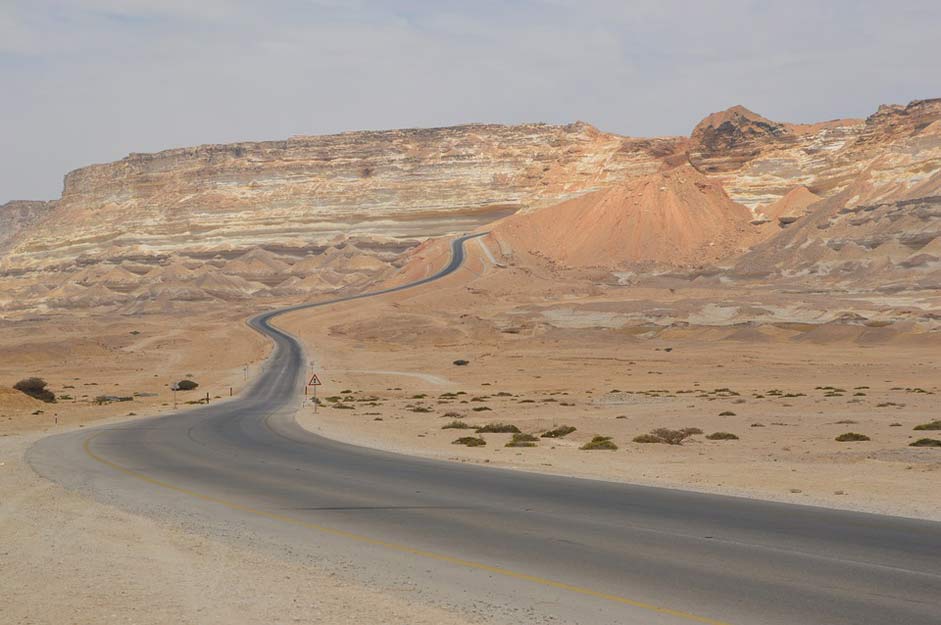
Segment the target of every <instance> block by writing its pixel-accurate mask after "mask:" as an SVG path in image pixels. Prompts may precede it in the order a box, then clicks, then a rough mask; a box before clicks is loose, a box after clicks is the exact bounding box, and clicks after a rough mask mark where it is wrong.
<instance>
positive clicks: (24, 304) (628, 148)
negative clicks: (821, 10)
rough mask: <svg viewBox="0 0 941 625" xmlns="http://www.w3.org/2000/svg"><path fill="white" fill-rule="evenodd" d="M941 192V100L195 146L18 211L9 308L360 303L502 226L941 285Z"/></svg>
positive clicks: (697, 260)
mask: <svg viewBox="0 0 941 625" xmlns="http://www.w3.org/2000/svg"><path fill="white" fill-rule="evenodd" d="M938 197H941V100H920V101H915V102H912V103H910V104H908V105H904V106H901V105H892V106H882V107H880V108H879V110H878V111H876V113H874V114H873V115H871V116H870V117H868V118H867V119H865V120H835V121H830V122H824V123H820V124H788V123H783V122H775V121H772V120H769V119H767V118H764V117H762V116H760V115H757V114H755V113H753V112H751V111H749V110H748V109H746V108H744V107H741V106H736V107H733V108H731V109H728V110H727V111H723V112H720V113H714V114H712V115H709V116H708V117H706V118H705V119H704V120H703V121H702V122H700V123H699V124H698V125H697V126H696V127H695V129H694V130H693V132H692V134H691V136H690V137H689V138H685V137H663V138H653V139H635V138H628V137H621V136H618V135H613V134H609V133H604V132H601V131H599V130H597V129H595V128H593V127H592V126H590V125H588V124H585V123H580V122H579V123H574V124H570V125H566V126H551V125H544V124H525V125H519V126H501V125H468V126H457V127H453V128H435V129H429V130H393V131H382V132H351V133H344V134H339V135H330V136H322V137H306V136H304V137H294V138H291V139H288V140H285V141H268V142H260V143H237V144H231V145H206V146H199V147H195V148H180V149H174V150H167V151H164V152H159V153H156V154H132V155H130V156H128V157H127V158H125V159H122V160H121V161H118V162H115V163H109V164H103V165H92V166H89V167H85V168H83V169H79V170H77V171H74V172H72V173H70V174H68V175H67V176H66V178H65V186H64V190H63V194H62V197H61V198H60V199H59V200H57V201H55V202H11V203H8V204H6V205H4V206H2V207H0V286H2V288H0V311H5V312H10V311H28V310H34V309H41V310H50V309H55V308H70V307H110V308H112V309H115V310H123V311H125V312H147V311H148V310H161V311H162V310H167V309H171V308H173V307H174V306H178V305H185V304H181V303H185V302H188V301H199V302H226V301H232V300H247V299H249V298H251V299H256V298H259V297H266V296H276V297H291V298H293V299H303V298H304V297H316V296H319V295H322V294H323V293H328V292H333V291H337V290H342V289H361V288H365V287H366V286H367V285H369V284H372V283H376V282H379V281H383V280H389V279H402V277H403V276H407V275H411V274H410V273H409V272H411V271H415V269H414V268H410V267H408V266H405V264H406V263H408V262H410V259H412V258H416V257H417V256H407V255H402V252H404V251H406V250H408V249H410V248H414V247H415V246H416V245H418V244H419V243H421V242H422V241H425V240H427V239H428V238H430V237H434V236H438V235H442V234H449V233H454V232H461V231H469V230H472V229H474V228H477V227H480V226H482V225H483V224H488V223H490V222H498V223H495V224H493V225H492V226H491V228H492V229H493V230H494V236H495V237H496V238H497V240H498V242H499V244H500V247H501V250H504V251H505V250H513V249H516V250H519V251H526V252H528V253H530V254H531V255H533V257H535V258H540V259H542V260H543V261H545V260H546V259H548V260H550V261H553V262H554V263H555V264H556V265H557V266H560V267H561V266H570V267H582V268H584V267H594V268H601V269H608V270H611V269H618V268H624V267H627V266H633V268H634V269H638V268H640V270H643V268H646V269H649V270H656V269H657V268H670V267H673V268H676V267H690V266H702V265H708V264H718V265H720V266H721V268H724V269H723V270H725V271H727V272H728V273H727V274H726V278H725V279H727V280H749V279H752V278H760V279H763V280H784V281H795V280H800V281H804V282H805V283H806V282H812V283H821V282H823V283H825V284H826V285H829V286H832V285H834V284H835V285H839V286H840V287H845V288H885V289H890V290H891V289H899V288H921V289H923V288H938V285H939V284H941V275H939V264H941V250H939V246H941V238H939V235H941V217H939V210H938V206H939V203H938ZM592 271H595V269H593V270H592ZM395 276H398V277H397V278H396V277H395ZM829 286H828V288H829Z"/></svg>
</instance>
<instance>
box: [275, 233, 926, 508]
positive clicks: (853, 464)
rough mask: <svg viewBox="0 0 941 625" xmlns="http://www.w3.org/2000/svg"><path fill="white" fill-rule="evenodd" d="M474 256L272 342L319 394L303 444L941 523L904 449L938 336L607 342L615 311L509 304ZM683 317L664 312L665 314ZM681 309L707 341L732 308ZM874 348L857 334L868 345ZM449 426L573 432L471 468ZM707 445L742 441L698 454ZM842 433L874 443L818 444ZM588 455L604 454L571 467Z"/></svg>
mask: <svg viewBox="0 0 941 625" xmlns="http://www.w3.org/2000/svg"><path fill="white" fill-rule="evenodd" d="M470 251H471V254H472V258H471V260H470V262H469V266H468V268H467V269H465V270H462V272H461V273H459V274H457V275H455V276H452V277H449V278H447V279H446V282H444V283H440V284H438V285H436V286H435V287H428V288H425V289H423V290H416V291H412V292H405V293H400V294H396V295H392V296H387V297H384V298H382V299H381V300H380V299H377V300H368V301H362V302H356V303H353V304H343V305H339V306H336V307H332V308H331V309H322V310H317V311H301V312H296V313H292V314H291V315H289V316H287V317H284V318H282V320H281V321H279V322H278V323H279V324H281V325H282V326H284V327H285V328H287V329H288V330H290V331H292V332H294V333H296V334H297V335H298V336H300V337H302V338H303V340H304V341H305V343H306V344H307V345H308V346H309V351H310V355H311V357H312V359H313V360H314V361H315V363H316V364H315V366H316V369H317V370H318V372H319V373H320V377H321V378H322V379H323V380H324V386H323V387H321V388H320V389H318V393H319V397H320V399H321V400H322V401H323V407H322V408H320V409H319V410H318V411H317V412H316V413H314V410H313V405H312V404H309V405H308V406H307V408H306V410H305V412H304V414H303V415H302V417H301V421H302V424H303V425H304V426H305V427H308V428H309V429H311V430H313V431H316V432H319V433H321V434H325V435H327V436H330V437H333V438H337V439H340V440H345V441H349V442H354V443H358V444H363V445H368V446H373V447H378V448H384V449H391V450H397V451H402V452H405V453H410V454H417V455H423V456H429V457H436V458H447V459H452V460H455V461H461V462H476V463H489V464H495V465H499V466H506V467H512V468H519V469H525V470H532V471H546V472H553V473H561V474H566V475H580V476H586V477H595V478H601V479H612V480H622V481H627V482H633V483H641V484H655V485H661V486H668V487H677V488H686V489H695V490H703V491H709V492H720V493H727V494H735V495H742V496H749V497H759V498H764V499H774V500H781V501H788V502H794V503H802V504H813V505H824V506H832V507H840V508H847V509H856V510H864V511H872V512H880V513H886V514H895V515H903V516H912V517H921V518H928V519H936V520H938V519H941V498H939V497H938V496H937V494H936V493H937V489H936V488H935V485H936V483H937V479H938V476H939V474H941V450H939V449H927V448H912V447H909V446H908V445H909V443H910V442H912V441H914V440H915V439H916V438H922V437H925V436H933V437H935V438H939V437H938V436H936V435H937V434H938V433H937V432H917V431H913V429H912V428H913V427H914V426H915V425H918V424H920V423H925V422H927V421H931V420H933V419H937V418H939V417H941V413H939V412H938V406H939V403H938V395H939V394H941V386H939V383H938V379H939V378H938V370H939V365H941V350H939V349H938V344H937V340H936V339H937V338H938V337H937V335H936V333H935V334H930V335H918V334H914V335H912V334H905V333H904V332H901V333H895V334H879V335H876V339H872V340H870V341H869V342H867V340H866V338H865V337H866V335H865V334H863V335H862V336H863V338H862V339H860V333H859V328H856V327H855V326H853V327H850V326H845V327H844V326H832V327H831V326H814V325H812V324H806V325H802V326H800V328H799V329H796V330H795V329H793V327H792V326H789V325H784V324H779V325H766V326H757V327H753V326H747V327H745V328H744V329H742V328H739V327H723V326H721V325H712V326H706V325H702V326H672V327H669V328H667V329H666V330H663V329H660V330H657V331H655V332H651V331H649V327H647V326H641V327H637V326H630V325H626V326H625V325H622V324H620V323H619V322H618V319H617V318H616V317H617V314H621V313H617V314H616V315H615V319H614V321H615V323H611V320H612V316H611V313H605V311H606V310H608V311H610V310H612V309H613V310H617V309H618V302H617V300H616V298H613V297H611V296H610V295H601V296H598V295H592V294H591V293H590V292H585V291H584V289H583V290H582V292H579V288H580V287H579V286H578V285H575V286H571V288H570V289H569V287H567V286H566V285H565V284H564V283H561V284H560V283H554V284H553V285H552V286H546V285H545V284H540V283H539V280H538V276H536V277H534V280H533V284H534V285H536V287H537V290H538V288H542V287H545V288H544V290H543V291H541V292H540V295H539V297H535V296H532V294H531V293H530V294H528V293H526V292H525V291H524V290H517V291H516V292H513V293H508V292H507V291H506V290H505V289H508V288H509V287H508V286H507V285H506V284H505V283H503V282H501V278H500V273H501V271H504V270H502V269H500V268H497V267H494V266H493V265H492V263H490V262H489V260H488V259H486V256H485V255H483V254H480V253H475V251H474V249H473V248H471V250H470ZM434 262H436V261H435V260H434V255H433V254H429V263H430V264H431V265H433V264H434ZM515 282H516V283H517V284H519V282H518V280H517V281H515ZM566 289H569V290H568V291H567V290H566ZM663 291H664V293H666V292H667V291H666V290H665V289H664V290H663ZM638 292H640V291H639V290H636V289H635V290H631V291H630V294H632V295H633V296H634V297H637V293H638ZM547 293H548V295H546V294H547ZM643 295H644V296H647V295H649V292H643ZM695 295H696V297H697V298H706V299H708V295H709V294H708V293H704V292H702V291H699V292H697V293H696V294H695ZM668 297H669V296H668ZM675 297H676V299H677V300H680V299H681V296H675ZM721 297H722V298H725V299H727V298H730V297H733V295H732V294H730V293H729V292H726V293H724V294H723V295H722V296H721ZM749 297H751V295H749ZM712 301H715V300H712ZM720 301H721V300H720ZM521 302H522V303H521ZM630 303H631V302H627V304H628V305H629V304H630ZM843 304H845V303H844V302H840V303H839V305H843ZM684 305H685V306H687V307H689V306H690V304H689V303H688V302H687V303H685V304H684V303H683V302H682V301H675V302H671V303H670V304H669V306H670V307H671V308H672V311H673V312H672V313H671V314H680V313H681V312H682V308H683V306H684ZM695 305H696V306H699V307H698V308H695V309H689V310H687V311H686V312H685V313H683V314H688V315H690V316H691V315H693V314H697V315H701V316H711V319H709V321H710V322H711V323H713V324H716V323H718V322H721V321H722V319H723V318H724V317H728V314H727V309H728V307H723V306H716V305H715V304H712V305H711V308H710V305H708V304H707V305H705V306H700V305H699V303H698V300H697V303H696V304H695ZM775 305H777V304H774V302H773V301H772V302H770V303H766V304H765V305H764V309H767V310H772V311H773V309H774V306H775ZM867 305H868V304H867ZM579 306H581V308H578V307H579ZM737 306H738V308H741V307H742V306H743V304H742V303H741V302H739V304H738V305H737ZM825 306H826V302H811V303H809V304H808V305H807V306H806V307H805V308H804V310H803V312H797V313H794V314H815V313H814V311H813V310H811V312H808V309H814V308H820V307H825ZM648 307H651V305H650V304H649V303H648ZM732 308H735V306H732ZM781 308H782V309H783V308H784V307H783V306H781ZM573 311H575V312H574V313H573ZM882 314H885V313H884V312H883V313H882ZM622 316H623V315H622ZM881 330H882V328H862V331H863V332H870V334H869V335H868V336H870V339H871V338H872V334H871V333H872V332H880V331H881ZM844 335H845V336H844ZM456 359H466V360H469V361H470V364H469V365H467V366H455V365H454V364H452V361H454V360H456ZM396 372H398V373H396ZM429 376H431V377H429ZM828 387H829V388H828ZM453 420H460V421H463V422H464V423H466V424H469V425H483V424H488V423H496V422H502V423H511V424H514V425H516V426H517V427H518V428H519V429H520V430H522V431H523V432H527V433H532V434H535V435H537V436H538V435H540V434H541V433H543V432H545V431H546V430H548V429H550V428H553V427H555V426H559V425H571V426H574V427H576V428H577V430H576V431H575V432H574V433H572V434H570V435H568V436H567V437H565V438H564V439H555V440H550V439H541V440H540V441H539V442H538V443H537V445H536V447H533V448H507V447H505V444H506V442H508V440H509V439H510V435H509V434H484V435H483V438H484V439H485V440H486V441H487V444H486V446H484V447H478V448H467V447H464V446H460V445H454V444H452V441H454V440H455V439H457V438H458V437H460V436H467V435H473V434H474V431H473V430H471V429H468V430H460V429H442V426H443V425H445V424H447V423H449V422H451V421H453ZM657 427H667V428H673V429H678V428H686V427H695V428H700V429H701V430H703V434H702V435H695V436H692V437H690V438H689V439H687V440H686V441H685V442H684V444H682V445H665V444H640V443H634V442H632V441H633V438H634V437H635V436H637V435H641V434H645V433H647V432H649V431H650V430H652V429H653V428H657ZM713 432H730V433H733V434H735V435H737V436H738V437H739V440H732V441H713V440H707V439H706V438H705V435H708V434H711V433H713ZM846 432H858V433H862V434H865V435H867V436H869V437H870V438H871V440H870V441H867V442H855V443H848V442H844V443H841V442H837V441H835V440H834V439H835V437H836V436H838V435H840V434H843V433H846ZM596 435H602V436H611V437H612V440H613V441H614V442H615V443H616V444H617V445H618V447H619V449H618V450H617V451H583V450H580V449H579V447H580V446H581V445H582V444H583V443H585V442H586V441H588V440H590V439H591V438H592V437H593V436H596Z"/></svg>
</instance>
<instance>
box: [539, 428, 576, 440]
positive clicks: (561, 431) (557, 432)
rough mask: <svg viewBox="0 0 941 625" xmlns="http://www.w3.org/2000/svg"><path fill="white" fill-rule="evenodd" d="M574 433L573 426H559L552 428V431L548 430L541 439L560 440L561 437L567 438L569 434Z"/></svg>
mask: <svg viewBox="0 0 941 625" xmlns="http://www.w3.org/2000/svg"><path fill="white" fill-rule="evenodd" d="M574 431H575V427H574V426H571V425H560V426H559V427H557V428H553V429H551V430H549V431H548V432H544V433H543V435H542V437H543V438H562V437H564V436H568V435H569V434H571V433H572V432H574Z"/></svg>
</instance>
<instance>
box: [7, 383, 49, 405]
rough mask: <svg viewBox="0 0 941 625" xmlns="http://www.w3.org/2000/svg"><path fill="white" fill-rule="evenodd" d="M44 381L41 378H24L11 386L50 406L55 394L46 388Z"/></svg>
mask: <svg viewBox="0 0 941 625" xmlns="http://www.w3.org/2000/svg"><path fill="white" fill-rule="evenodd" d="M46 386H47V385H46V381H45V380H43V379H42V378H24V379H22V380H20V381H19V382H17V383H16V384H14V385H13V388H15V389H16V390H18V391H19V392H21V393H25V394H26V395H29V396H30V397H32V398H34V399H38V400H39V401H44V402H46V403H47V404H51V403H52V402H54V401H55V400H56V396H55V393H53V392H52V391H50V390H49V389H47V388H46Z"/></svg>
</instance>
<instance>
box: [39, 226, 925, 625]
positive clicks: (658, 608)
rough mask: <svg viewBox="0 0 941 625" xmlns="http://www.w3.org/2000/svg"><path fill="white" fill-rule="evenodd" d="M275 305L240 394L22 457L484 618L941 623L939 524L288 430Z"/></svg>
mask: <svg viewBox="0 0 941 625" xmlns="http://www.w3.org/2000/svg"><path fill="white" fill-rule="evenodd" d="M467 238H470V237H463V238H461V239H458V240H456V241H455V242H454V244H453V247H452V251H453V253H452V260H451V262H450V264H449V265H448V266H447V267H446V268H445V269H443V270H442V271H441V272H439V273H438V274H436V275H435V276H431V277H429V278H426V279H425V280H422V281H419V282H416V283H413V284H410V285H405V286H402V287H398V288H396V289H389V290H387V291H380V292H377V293H371V294H363V295H360V296H356V297H353V298H344V299H342V300H335V301H333V302H323V303H321V304H317V305H314V306H323V305H329V304H333V303H337V302H339V301H347V300H351V299H359V298H362V297H373V296H377V295H380V294H382V293H387V292H390V291H395V290H402V289H405V288H415V287H418V286H420V285H422V284H425V283H428V282H432V281H433V280H435V279H437V278H440V277H442V276H445V275H447V274H449V273H452V272H454V271H455V270H457V269H459V268H460V266H461V264H462V262H463V244H464V241H465V240H466V239H467ZM314 306H310V305H308V306H298V307H294V308H290V309H286V310H294V309H296V308H303V307H314ZM283 312H284V311H276V312H271V313H266V314H263V315H260V316H258V317H256V318H254V319H252V320H251V322H250V323H251V324H252V325H253V326H254V327H255V328H257V329H258V330H259V331H260V332H263V333H264V334H266V335H268V336H270V337H271V339H272V340H273V341H274V343H275V350H274V352H273V354H272V356H271V358H270V359H269V361H268V365H267V366H266V368H265V370H264V373H263V374H262V375H261V376H260V377H259V378H258V379H257V380H256V382H255V383H254V384H253V385H252V386H251V387H250V389H248V390H247V391H246V392H244V393H243V394H242V396H241V397H240V398H238V399H236V400H233V401H230V402H227V403H221V404H218V405H215V406H206V407H202V408H199V409H196V410H190V411H186V412H180V413H176V414H172V415H167V416H162V417H157V418H151V419H142V420H137V421H131V422H126V423H122V424H119V425H116V426H108V427H101V428H94V429H85V430H78V431H74V432H70V433H66V434H60V435H56V436H51V437H48V438H45V439H43V440H41V441H39V442H38V443H37V444H36V445H35V446H34V447H33V448H31V449H30V451H29V453H28V459H29V461H30V463H31V464H32V466H33V467H34V468H35V469H36V470H37V471H38V472H39V473H40V474H42V475H44V476H46V477H48V478H50V479H53V480H55V481H58V482H60V483H62V484H63V485H65V486H66V487H68V488H74V489H78V490H81V491H83V492H86V493H88V494H90V495H91V496H95V497H97V498H100V499H102V500H105V501H108V502H111V503H115V504H117V505H120V506H124V507H127V508H130V509H133V510H135V511H139V512H141V513H144V514H151V515H154V516H160V517H168V516H169V517H172V518H175V519H185V523H186V524H187V525H189V526H192V527H194V528H197V529H199V530H201V531H209V532H215V533H218V534H220V535H226V536H229V537H232V536H238V537H239V540H245V538H244V537H246V536H251V537H252V538H251V540H252V542H253V544H256V545H258V546H260V548H273V549H279V550H281V552H282V553H285V554H289V555H292V556H297V557H311V558H316V559H322V560H323V561H332V560H331V559H337V558H339V559H342V560H343V561H344V562H348V563H350V566H351V567H352V568H355V569H356V570H358V571H359V574H360V575H367V576H372V579H373V580H374V581H375V582H376V583H377V584H380V585H383V586H384V587H387V588H408V592H411V593H413V596H416V597H419V598H421V599H422V600H428V601H431V602H434V603H438V604H445V605H451V606H453V607H455V608H456V609H460V610H465V611H467V612H469V613H471V614H473V615H478V616H482V617H485V618H487V619H490V620H493V621H494V622H506V623H525V622H534V623H536V622H538V623H548V622H556V623H559V622H562V623H569V622H572V623H575V622H577V623H636V624H644V625H652V624H658V623H673V624H678V623H695V622H699V623H712V624H713V625H718V624H720V623H731V624H736V625H754V624H774V625H777V624H789V625H815V624H819V625H841V624H845V625H866V624H872V625H889V624H899V625H929V624H930V625H938V624H939V623H941V523H931V522H926V521H917V520H909V519H902V518H895V517H886V516H878V515H870V514H861V513H854V512H845V511H837V510H828V509H823V508H813V507H805V506H796V505H788V504H780V503H770V502H762V501H755V500H749V499H741V498H733V497H724V496H716V495H706V494H699V493H691V492H684V491H678V490H669V489H660V488H650V487H641V486H632V485H627V484H618V483H610V482H601V481H593V480H583V479H573V478H564V477H554V476H545V475H537V474H529V473H523V472H517V471H509V470H500V469H494V468H487V467H480V466H467V465H462V464H459V463H447V462H439V461H432V460H425V459H418V458H412V457H407V456H402V455H397V454H391V453H386V452H381V451H375V450H370V449H365V448H361V447H355V446H351V445H346V444H342V443H338V442H334V441H331V440H328V439H325V438H322V437H319V436H316V435H314V434H312V433H310V432H308V431H305V430H303V429H301V428H300V427H299V426H297V424H296V423H295V422H294V419H293V415H294V414H295V411H296V409H297V407H298V405H299V402H300V401H301V399H302V398H301V396H300V392H299V391H300V388H301V384H302V377H301V376H302V374H303V372H304V370H305V363H306V359H305V357H304V353H303V349H302V347H301V346H300V345H299V344H298V342H297V341H295V340H294V339H293V338H292V337H291V336H289V335H288V334H286V333H285V332H282V331H281V330H279V329H277V328H276V327H274V326H272V325H271V321H272V319H273V318H274V317H276V316H277V315H278V314H281V313H283ZM596 453H602V452H596ZM591 457H592V456H591V455H590V454H586V458H585V461H586V462H590V461H591ZM939 491H941V489H939ZM939 491H936V492H933V493H925V496H927V497H939V496H941V495H939Z"/></svg>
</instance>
